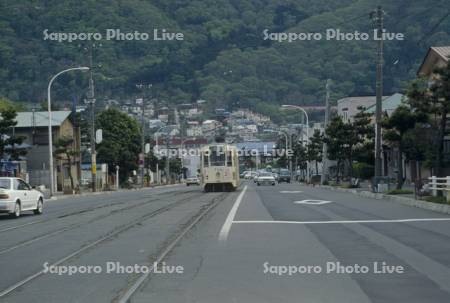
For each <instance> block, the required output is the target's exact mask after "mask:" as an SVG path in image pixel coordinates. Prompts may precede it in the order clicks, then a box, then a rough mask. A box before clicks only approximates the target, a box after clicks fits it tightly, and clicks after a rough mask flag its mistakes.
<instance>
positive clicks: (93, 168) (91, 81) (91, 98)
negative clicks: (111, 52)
mask: <svg viewBox="0 0 450 303" xmlns="http://www.w3.org/2000/svg"><path fill="white" fill-rule="evenodd" d="M94 47H95V44H92V45H91V46H90V47H89V50H88V51H89V73H90V75H89V91H88V94H87V100H86V103H88V104H89V105H90V106H91V173H92V182H91V183H92V192H95V191H97V155H96V152H95V95H94V78H93V72H92V53H93V48H94Z"/></svg>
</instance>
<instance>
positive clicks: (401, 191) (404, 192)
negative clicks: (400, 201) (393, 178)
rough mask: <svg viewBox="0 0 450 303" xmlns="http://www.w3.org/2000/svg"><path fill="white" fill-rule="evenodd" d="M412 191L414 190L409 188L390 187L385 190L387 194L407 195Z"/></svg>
mask: <svg viewBox="0 0 450 303" xmlns="http://www.w3.org/2000/svg"><path fill="white" fill-rule="evenodd" d="M413 193H414V192H413V191H412V190H409V189H391V190H390V191H388V192H387V194H388V195H409V194H413Z"/></svg>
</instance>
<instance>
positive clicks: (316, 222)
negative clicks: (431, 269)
mask: <svg viewBox="0 0 450 303" xmlns="http://www.w3.org/2000/svg"><path fill="white" fill-rule="evenodd" d="M438 221H450V218H416V219H385V220H335V221H258V220H254V221H233V222H232V223H236V224H252V223H271V224H355V223H356V224H362V223H407V222H438Z"/></svg>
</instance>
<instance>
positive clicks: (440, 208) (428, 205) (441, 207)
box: [320, 186, 450, 214]
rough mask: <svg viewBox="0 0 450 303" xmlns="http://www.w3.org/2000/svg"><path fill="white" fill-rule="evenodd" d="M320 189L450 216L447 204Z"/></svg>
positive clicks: (359, 192) (378, 194)
mask: <svg viewBox="0 0 450 303" xmlns="http://www.w3.org/2000/svg"><path fill="white" fill-rule="evenodd" d="M320 188H324V189H328V190H332V191H339V192H346V193H351V194H354V195H357V196H360V197H364V198H372V199H376V200H389V201H393V202H396V203H400V204H403V205H407V206H411V207H417V208H421V209H426V210H431V211H434V212H437V213H442V214H450V205H447V204H439V203H433V202H425V201H421V200H415V199H411V198H406V197H399V196H394V195H386V194H380V193H372V192H370V191H357V190H355V189H349V188H339V187H332V186H320Z"/></svg>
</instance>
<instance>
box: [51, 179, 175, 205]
mask: <svg viewBox="0 0 450 303" xmlns="http://www.w3.org/2000/svg"><path fill="white" fill-rule="evenodd" d="M179 185H182V183H180V184H169V185H159V186H153V187H144V188H134V189H119V190H111V191H98V192H94V193H93V192H88V193H81V194H73V195H60V196H59V195H58V196H53V197H51V198H47V199H46V200H47V202H48V201H58V200H64V199H67V198H78V197H80V198H81V197H89V196H98V195H111V194H114V193H122V192H131V191H143V190H151V189H158V188H166V187H175V186H179Z"/></svg>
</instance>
